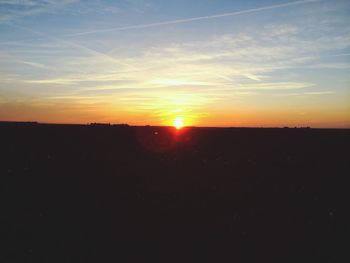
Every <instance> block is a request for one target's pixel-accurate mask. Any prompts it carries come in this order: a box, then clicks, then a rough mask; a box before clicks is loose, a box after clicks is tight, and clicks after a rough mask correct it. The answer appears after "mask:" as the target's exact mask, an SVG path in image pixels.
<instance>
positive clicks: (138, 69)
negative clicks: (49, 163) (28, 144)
mask: <svg viewBox="0 0 350 263" xmlns="http://www.w3.org/2000/svg"><path fill="white" fill-rule="evenodd" d="M349 14H350V2H349V1H348V0H343V1H342V0H339V1H338V0H337V1H326V0H305V1H293V0H291V1H288V0H272V1H258V0H249V1H232V0H176V1H175V0H118V1H111V0H110V1H108V0H89V1H82V0H80V1H79V0H0V36H1V37H0V120H16V121H40V122H51V123H52V122H56V123H57V122H58V123H89V122H111V123H129V124H133V125H135V124H136V125H145V124H151V125H159V124H160V125H169V124H170V125H171V124H172V122H173V120H175V119H178V118H181V119H183V121H184V123H185V125H196V126H312V127H350V16H349Z"/></svg>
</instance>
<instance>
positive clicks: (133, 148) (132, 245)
mask: <svg viewBox="0 0 350 263" xmlns="http://www.w3.org/2000/svg"><path fill="white" fill-rule="evenodd" d="M0 134H1V136H0V158H1V159H0V160H1V166H0V175H1V177H0V187H1V188H0V191H1V192H0V207H1V213H0V238H1V239H2V240H3V241H4V242H3V245H2V246H1V247H0V252H1V253H0V262H60V263H61V262H146V260H147V259H150V258H152V259H153V261H154V260H156V261H157V260H159V261H162V262H198V261H208V262H226V261H228V262H271V261H273V260H278V261H279V262H345V261H344V259H345V256H346V254H345V253H344V252H346V248H347V245H348V244H349V221H348V219H349V218H348V217H347V215H346V212H347V211H348V208H349V204H348V187H349V185H348V184H346V181H347V180H346V178H347V177H348V176H349V175H350V154H349V149H350V131H349V130H329V129H294V128H292V129H291V128H289V129H244V128H232V129H226V128H225V129H219V128H185V129H182V130H179V131H176V130H174V129H172V128H166V127H163V128H161V127H128V126H83V125H41V124H23V123H22V124H20V123H17V124H15V123H0Z"/></svg>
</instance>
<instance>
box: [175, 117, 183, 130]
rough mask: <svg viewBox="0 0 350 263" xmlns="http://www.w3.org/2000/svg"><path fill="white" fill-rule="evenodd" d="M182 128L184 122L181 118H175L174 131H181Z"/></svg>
mask: <svg viewBox="0 0 350 263" xmlns="http://www.w3.org/2000/svg"><path fill="white" fill-rule="evenodd" d="M183 126H184V120H183V118H182V117H176V118H175V120H174V127H175V128H176V129H178V130H179V129H181V128H182V127H183Z"/></svg>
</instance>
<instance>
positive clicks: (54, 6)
mask: <svg viewBox="0 0 350 263" xmlns="http://www.w3.org/2000/svg"><path fill="white" fill-rule="evenodd" d="M76 1H78V0H13V1H12V0H1V1H0V8H1V11H0V22H6V21H11V20H14V19H17V18H22V17H26V16H33V15H38V14H41V13H48V12H53V11H55V10H58V9H61V8H63V7H65V6H66V5H68V4H71V3H74V2H76Z"/></svg>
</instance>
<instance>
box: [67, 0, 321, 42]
mask: <svg viewBox="0 0 350 263" xmlns="http://www.w3.org/2000/svg"><path fill="white" fill-rule="evenodd" d="M317 1H318V0H300V1H294V2H288V3H284V4H276V5H270V6H264V7H258V8H252V9H247V10H241V11H236V12H230V13H223V14H216V15H208V16H199V17H192V18H186V19H177V20H170V21H163V22H157V23H150V24H140V25H132V26H125V27H114V28H106V29H99V30H92V31H87V32H80V33H75V34H69V35H67V36H82V35H89V34H96V33H104V32H111V31H124V30H132V29H144V28H150V27H158V26H165V25H173V24H183V23H190V22H195V21H201V20H209V19H217V18H222V17H229V16H237V15H244V14H250V13H256V12H261V11H267V10H273V9H278V8H284V7H290V6H296V5H302V4H309V3H314V2H317Z"/></svg>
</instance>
